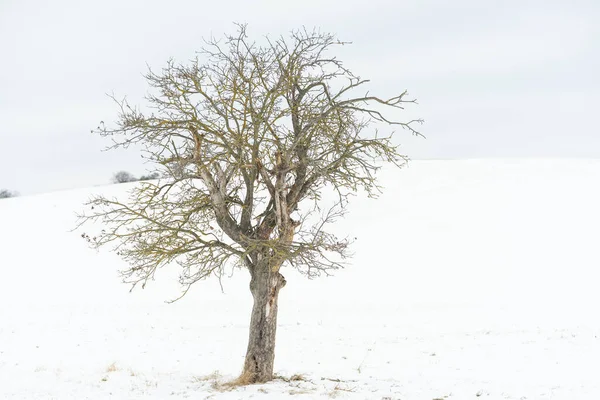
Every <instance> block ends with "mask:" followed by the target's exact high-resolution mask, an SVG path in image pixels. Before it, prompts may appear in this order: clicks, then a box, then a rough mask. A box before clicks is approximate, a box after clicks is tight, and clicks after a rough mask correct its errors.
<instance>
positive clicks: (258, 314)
mask: <svg viewBox="0 0 600 400" xmlns="http://www.w3.org/2000/svg"><path fill="white" fill-rule="evenodd" d="M284 286H285V279H284V278H283V275H281V274H280V273H279V272H271V270H270V268H268V267H267V266H265V267H264V268H256V269H254V270H253V271H252V280H251V281H250V291H251V292H252V296H253V297H254V306H253V307H252V317H251V319H250V338H249V340H248V350H247V351H246V361H245V362H244V371H243V372H242V376H241V377H240V378H241V380H242V381H244V383H257V382H267V381H270V380H271V379H273V362H274V360H275V333H276V331H277V298H278V296H279V290H280V289H281V288H282V287H284Z"/></svg>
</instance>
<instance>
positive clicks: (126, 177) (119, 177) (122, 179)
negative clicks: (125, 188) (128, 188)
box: [112, 171, 138, 183]
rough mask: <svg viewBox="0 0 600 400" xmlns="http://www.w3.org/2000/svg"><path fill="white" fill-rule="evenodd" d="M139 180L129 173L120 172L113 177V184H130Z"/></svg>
mask: <svg viewBox="0 0 600 400" xmlns="http://www.w3.org/2000/svg"><path fill="white" fill-rule="evenodd" d="M137 180H138V179H137V178H136V177H135V176H133V175H132V174H131V173H129V172H127V171H119V172H117V173H115V174H114V175H113V177H112V182H113V183H128V182H135V181H137Z"/></svg>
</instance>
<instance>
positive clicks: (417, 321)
mask: <svg viewBox="0 0 600 400" xmlns="http://www.w3.org/2000/svg"><path fill="white" fill-rule="evenodd" d="M381 178H382V182H383V183H384V185H385V187H386V190H385V193H384V194H383V195H382V197H381V198H380V199H379V200H368V199H363V198H356V199H355V202H354V203H353V204H352V206H351V213H350V214H349V216H348V217H347V218H345V219H344V220H343V221H341V222H340V224H339V225H338V227H339V229H340V231H342V232H344V231H346V232H348V233H350V234H351V235H352V236H356V237H357V238H358V239H357V242H356V244H355V246H354V252H355V257H354V259H353V261H352V265H351V266H350V267H349V268H347V269H346V270H343V271H340V272H339V273H337V274H336V276H333V277H328V278H321V279H317V280H307V279H305V278H303V277H301V276H299V275H297V274H296V273H294V272H293V271H285V272H284V275H286V278H287V281H288V284H287V286H286V287H285V289H283V290H282V292H281V296H280V319H279V329H278V344H277V355H276V370H277V373H278V374H279V375H281V376H282V377H284V378H286V379H285V380H284V379H280V380H277V381H274V382H272V383H268V384H265V385H255V386H250V387H240V388H234V389H228V388H227V387H224V386H223V385H222V383H224V382H227V381H228V380H230V379H232V378H234V377H235V376H236V374H238V373H239V372H240V369H241V366H242V363H243V357H244V353H245V347H246V339H247V335H248V332H247V325H248V321H249V318H250V309H251V305H252V304H251V295H250V292H249V290H248V280H249V279H248V278H249V276H248V274H247V273H246V272H245V271H242V270H238V271H234V274H233V277H232V278H231V279H227V280H225V281H224V282H223V284H224V293H222V292H221V288H220V287H219V284H218V282H216V281H206V282H204V283H200V284H198V285H197V286H196V287H195V288H194V289H193V290H192V291H191V292H190V293H189V294H188V295H187V296H186V297H185V298H183V299H182V300H181V301H179V302H177V303H174V304H165V303H164V301H165V300H169V299H172V298H174V297H176V296H177V295H178V293H179V291H178V290H179V289H178V286H177V284H176V279H175V277H176V273H177V271H176V270H175V269H173V270H164V271H163V273H162V275H159V276H158V279H157V281H156V282H154V283H153V284H151V285H149V286H148V287H146V289H144V290H137V289H136V290H135V291H133V292H132V293H129V287H128V286H126V285H124V284H121V283H120V280H119V278H118V276H117V270H119V269H120V268H122V267H123V264H122V262H121V261H120V260H119V259H118V258H117V257H116V256H115V255H113V254H111V253H109V252H108V251H100V252H96V251H94V250H91V249H89V248H88V247H87V244H86V243H85V241H84V240H83V239H82V238H81V237H80V235H81V233H82V231H81V230H80V231H76V232H70V229H72V228H73V227H74V226H75V219H76V218H75V213H76V212H79V211H82V210H83V205H82V203H83V202H84V200H86V199H87V198H88V197H89V195H90V194H92V193H104V194H107V195H112V194H119V193H122V192H123V191H124V190H126V188H127V185H117V186H106V187H97V188H91V189H85V190H74V191H65V192H56V193H49V194H43V195H37V196H30V197H21V198H14V199H6V200H1V201H0V248H1V253H0V399H57V400H63V399H77V400H81V399H94V400H96V399H108V398H114V399H185V398H189V399H205V398H206V399H207V398H211V399H246V398H255V399H282V398H283V399H285V398H296V397H297V398H305V399H313V398H348V399H402V400H413V399H414V400H416V399H424V400H433V399H477V398H482V399H489V400H492V399H565V400H575V399H589V400H591V399H598V398H600V318H599V317H598V316H599V315H600V313H599V312H598V307H599V306H600V290H598V285H600V282H599V277H600V273H599V272H598V270H599V269H600V243H599V242H600V240H599V239H600V233H599V230H600V160H463V161H415V162H412V163H411V164H410V166H409V167H408V168H406V169H404V170H400V171H385V172H384V173H382V175H381ZM83 230H85V228H84V229H83ZM294 375H299V378H301V379H300V380H290V379H289V378H291V377H292V376H294Z"/></svg>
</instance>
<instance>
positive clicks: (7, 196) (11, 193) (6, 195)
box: [0, 189, 19, 199]
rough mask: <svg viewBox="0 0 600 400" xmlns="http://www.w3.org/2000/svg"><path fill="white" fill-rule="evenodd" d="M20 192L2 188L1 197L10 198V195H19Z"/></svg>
mask: <svg viewBox="0 0 600 400" xmlns="http://www.w3.org/2000/svg"><path fill="white" fill-rule="evenodd" d="M18 195H19V193H17V192H11V191H10V190H7V189H0V199H8V198H9V197H17V196H18Z"/></svg>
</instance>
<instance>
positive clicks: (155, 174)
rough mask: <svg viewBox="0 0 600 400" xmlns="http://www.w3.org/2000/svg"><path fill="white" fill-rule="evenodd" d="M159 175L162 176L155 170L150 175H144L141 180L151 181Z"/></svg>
mask: <svg viewBox="0 0 600 400" xmlns="http://www.w3.org/2000/svg"><path fill="white" fill-rule="evenodd" d="M159 177H160V174H159V173H158V172H153V173H151V174H148V175H142V176H141V177H140V181H151V180H153V179H158V178H159Z"/></svg>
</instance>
